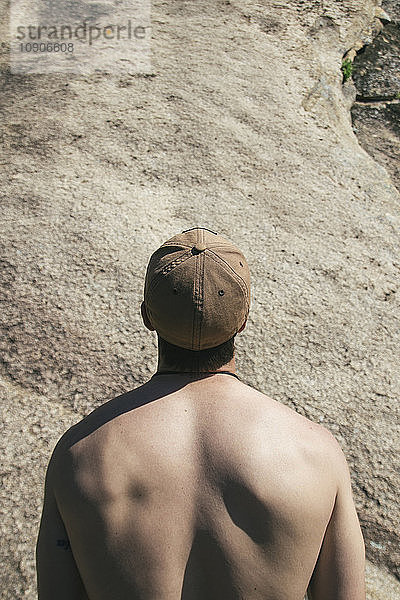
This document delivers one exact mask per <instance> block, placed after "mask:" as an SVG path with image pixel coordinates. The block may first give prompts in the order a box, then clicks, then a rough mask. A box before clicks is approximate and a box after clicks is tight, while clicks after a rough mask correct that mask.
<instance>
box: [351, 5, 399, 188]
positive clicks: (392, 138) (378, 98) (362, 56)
mask: <svg viewBox="0 0 400 600" xmlns="http://www.w3.org/2000/svg"><path fill="white" fill-rule="evenodd" d="M383 6H384V8H385V11H386V14H385V17H386V18H383V24H384V27H382V30H381V31H380V33H379V34H378V35H377V36H376V37H375V38H374V40H373V41H372V42H371V43H370V44H368V45H366V46H363V47H362V48H361V49H360V50H359V53H358V54H357V56H356V57H355V59H354V63H353V65H354V73H353V80H354V83H355V87H356V102H355V104H354V105H353V107H352V109H351V115H352V119H353V125H354V131H355V132H356V133H357V137H358V139H359V141H360V144H361V145H362V146H363V148H365V150H367V152H369V154H371V156H373V158H375V159H376V160H377V161H378V162H379V163H380V164H381V165H383V166H384V167H385V168H386V169H387V170H388V172H389V173H390V174H391V177H392V180H393V183H394V184H395V185H396V186H397V189H400V159H399V156H400V8H399V6H400V5H399V3H398V2H386V3H384V5H383ZM388 19H391V21H389V20H388Z"/></svg>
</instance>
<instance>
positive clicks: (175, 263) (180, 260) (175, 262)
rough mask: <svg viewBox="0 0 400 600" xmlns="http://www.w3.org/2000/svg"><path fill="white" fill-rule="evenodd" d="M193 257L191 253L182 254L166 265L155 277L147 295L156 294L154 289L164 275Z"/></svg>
mask: <svg viewBox="0 0 400 600" xmlns="http://www.w3.org/2000/svg"><path fill="white" fill-rule="evenodd" d="M191 256H192V254H190V253H185V254H181V256H179V257H177V258H174V259H173V260H171V261H170V262H169V263H167V264H166V265H164V267H163V268H162V269H161V270H160V271H159V272H158V273H157V274H156V275H155V276H154V278H153V280H152V281H151V282H150V284H149V286H148V289H147V295H149V294H152V293H153V292H154V288H155V287H156V286H157V284H158V283H159V282H160V280H161V278H162V277H163V276H164V275H166V274H167V273H169V272H170V271H172V270H173V269H175V268H176V267H178V266H179V265H180V264H182V263H183V262H185V261H186V260H188V259H189V258H190V257H191Z"/></svg>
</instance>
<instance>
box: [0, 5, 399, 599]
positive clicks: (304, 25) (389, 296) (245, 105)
mask: <svg viewBox="0 0 400 600" xmlns="http://www.w3.org/2000/svg"><path fill="white" fill-rule="evenodd" d="M2 6H3V9H4V10H6V4H5V3H4V2H3V4H2ZM376 10H377V2H374V1H372V0H366V1H363V2H361V1H360V0H344V1H343V2H341V3H337V2H334V1H333V0H332V1H331V0H327V1H325V2H323V3H322V2H319V1H318V0H316V1H315V2H308V3H305V2H303V1H301V0H293V1H290V2H288V3H286V2H280V1H275V0H274V1H272V0H267V1H266V2H264V3H263V4H262V5H261V4H256V3H252V2H249V1H247V0H231V1H230V0H226V1H224V2H218V3H215V2H212V1H211V0H202V1H201V2H196V3H181V2H178V1H174V0H171V1H169V2H162V1H161V0H160V1H157V2H155V3H154V5H153V7H152V24H153V51H152V63H153V73H152V74H150V75H147V76H135V75H132V76H129V75H126V76H122V77H115V76H113V75H112V74H111V75H107V74H101V73H100V74H95V75H90V76H83V75H76V76H73V77H71V76H70V77H68V78H67V77H66V76H63V75H51V76H48V75H40V76H38V75H35V76H33V75H32V76H30V75H24V76H22V75H20V76H16V75H11V74H10V72H9V69H8V67H7V59H8V55H7V47H6V46H4V47H2V67H1V73H0V77H1V82H0V89H1V90H2V92H1V98H0V102H1V106H0V109H1V113H2V125H1V139H2V148H3V153H2V157H1V160H0V162H1V168H2V179H3V181H2V186H1V192H0V201H1V207H2V230H3V231H2V236H1V240H0V244H1V261H2V262H1V267H2V273H3V282H4V284H3V288H2V300H3V309H2V311H1V313H0V327H1V333H2V336H1V338H0V339H1V341H0V350H1V356H2V363H1V365H2V366H1V369H2V375H3V379H4V385H3V387H2V393H3V396H4V399H3V401H2V404H1V406H2V410H3V415H2V420H1V423H2V427H3V435H2V437H1V438H0V439H1V444H2V445H3V448H2V465H1V474H2V476H3V478H4V483H3V487H2V493H3V500H2V504H1V510H2V516H3V518H2V521H1V531H2V537H3V543H2V544H1V550H0V551H1V552H2V553H3V556H2V564H3V565H4V568H3V571H2V574H1V576H0V577H1V579H2V581H1V588H2V589H3V595H2V598H3V599H4V600H5V599H7V600H8V599H16V598H28V599H29V600H31V599H33V598H34V597H35V593H34V589H35V584H34V575H33V552H34V543H35V536H36V531H37V524H38V519H39V516H40V505H41V494H42V485H43V478H44V470H45V466H46V464H47V461H48V459H49V456H50V452H51V449H52V447H53V446H54V444H55V443H56V441H57V439H58V437H59V435H60V434H61V433H62V432H63V431H64V430H65V429H66V428H67V427H68V426H69V425H70V424H72V423H74V422H76V421H77V420H79V419H80V418H81V416H82V415H83V414H85V413H86V412H88V411H90V410H91V409H92V408H94V407H95V406H97V405H98V404H99V403H101V402H103V401H105V400H107V399H109V398H110V397H111V396H113V395H115V394H118V393H122V392H123V391H125V390H128V389H131V388H132V387H134V386H135V385H137V384H139V383H141V382H143V381H144V380H145V379H146V378H147V377H149V375H150V374H151V373H152V372H153V371H154V368H155V365H156V357H155V338H154V337H153V336H152V335H151V334H150V333H148V332H147V331H145V330H144V329H143V327H142V325H141V322H140V316H139V306H140V301H141V297H142V285H143V277H144V273H145V268H146V263H147V260H148V257H149V256H150V254H151V252H152V251H153V250H154V249H155V248H156V247H157V246H158V245H159V244H160V243H161V242H163V241H164V240H165V239H167V238H168V237H169V236H171V235H173V234H174V233H176V232H178V231H180V230H183V229H185V228H187V227H189V226H193V225H195V224H200V225H204V226H208V227H210V229H213V230H215V231H218V232H220V233H222V234H224V235H226V236H228V237H230V238H231V239H232V240H234V241H235V242H236V243H237V244H238V245H239V246H240V247H241V248H242V249H243V250H244V252H245V254H246V255H247V256H248V259H249V263H250V268H251V271H252V274H253V300H252V311H251V318H250V321H249V324H248V327H247V328H246V330H245V332H244V334H242V335H241V336H238V362H239V372H240V374H241V376H242V378H243V379H244V380H245V381H246V382H248V383H249V384H251V385H253V386H255V387H257V388H259V389H261V390H262V391H264V392H266V393H267V394H269V395H271V396H273V397H275V398H276V399H278V400H280V401H282V402H285V403H287V404H288V405H289V406H291V407H293V408H295V409H296V410H298V411H299V412H301V413H303V414H305V415H307V416H308V417H310V418H311V419H314V420H316V421H318V422H321V423H323V424H324V425H325V426H326V427H327V428H328V429H330V430H331V431H332V432H333V433H334V435H335V436H336V437H337V439H338V440H339V442H340V443H341V445H342V447H343V449H344V451H345V453H346V455H347V457H348V460H349V463H350V466H351V471H352V480H353V484H354V494H355V499H356V505H357V509H358V512H359V515H360V519H361V523H362V526H363V531H364V535H365V539H366V547H367V554H368V557H369V558H370V559H371V561H373V563H375V565H380V566H381V567H382V569H383V570H381V571H380V570H376V568H375V567H374V566H369V571H368V577H369V579H368V581H369V583H368V585H369V591H368V594H369V600H372V599H375V598H378V597H379V598H380V599H382V600H385V599H388V600H389V598H390V599H391V600H393V599H394V598H396V597H398V598H400V593H399V584H398V582H397V581H396V580H394V579H393V578H392V577H390V576H389V575H388V574H387V572H386V571H385V569H389V570H390V571H391V572H392V573H394V574H395V573H398V571H397V569H398V566H399V556H398V541H399V540H398V537H397V533H396V532H398V528H399V527H398V526H399V507H398V502H397V497H398V491H397V490H398V485H399V480H398V475H397V469H398V463H397V457H398V454H399V448H398V437H399V436H398V420H399V406H398V402H397V398H398V395H399V380H398V349H399V337H400V327H399V319H398V315H399V299H398V295H399V294H398V287H399V267H400V265H399V257H398V248H399V222H400V218H399V212H398V206H399V200H400V198H399V194H398V192H397V190H396V188H395V186H394V185H393V181H392V180H391V178H390V176H389V174H388V171H386V170H385V169H384V168H383V167H381V166H380V165H379V164H378V163H377V162H375V161H374V160H373V159H372V158H371V157H370V156H369V155H368V154H367V153H366V152H365V150H363V149H362V148H361V147H360V145H359V143H358V141H357V138H356V136H355V134H354V132H353V130H352V124H351V118H350V113H349V107H350V103H351V93H352V92H351V90H350V92H345V94H344V93H343V89H342V83H341V79H342V77H341V71H340V67H341V61H342V56H343V54H344V53H345V52H346V51H347V50H349V49H350V48H352V47H353V46H354V45H355V44H356V42H357V41H359V40H365V39H369V37H370V36H371V35H372V34H371V31H372V30H373V29H374V28H375V27H376V18H375V14H376ZM6 22H7V20H6V19H2V20H1V27H2V28H3V30H2V31H1V32H0V33H1V34H2V36H1V39H4V40H6V39H7V28H6Z"/></svg>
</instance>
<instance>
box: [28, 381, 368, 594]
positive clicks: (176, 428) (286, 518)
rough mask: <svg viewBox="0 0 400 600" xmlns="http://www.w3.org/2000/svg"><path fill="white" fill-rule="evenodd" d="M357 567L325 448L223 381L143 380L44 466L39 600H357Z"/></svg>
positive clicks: (260, 397)
mask: <svg viewBox="0 0 400 600" xmlns="http://www.w3.org/2000/svg"><path fill="white" fill-rule="evenodd" d="M60 540H68V541H65V543H63V542H62V541H60ZM69 545H70V547H69ZM321 545H322V548H321ZM71 550H72V552H71ZM318 557H319V559H318ZM317 559H318V562H317ZM363 561H364V546H363V542H362V536H361V532H360V528H359V523H358V519H357V515H356V512H355V508H354V504H353V500H352V496H351V486H350V478H349V473H348V469H347V465H346V461H345V459H344V457H343V454H342V452H341V450H340V449H339V447H338V445H337V443H336V441H335V440H334V438H333V437H332V436H331V435H330V434H329V433H328V431H327V430H326V429H324V428H323V427H321V426H319V425H316V424H314V423H312V422H311V421H309V420H308V419H306V418H304V417H302V416H301V415H299V414H297V413H296V412H294V411H292V410H291V409H289V408H288V407H286V406H284V405H282V404H280V403H278V402H275V401H274V400H272V399H270V398H268V397H267V396H265V395H264V394H261V393H260V392H258V391H256V390H254V389H253V388H250V387H249V386H246V385H245V384H243V383H242V382H240V381H238V380H237V379H234V378H233V377H230V376H229V375H226V374H218V375H212V376H208V377H200V378H199V379H197V380H193V379H191V378H190V376H189V375H185V374H183V373H182V374H180V375H158V376H156V377H153V378H152V379H151V380H150V381H149V382H148V383H147V384H145V385H144V386H142V387H140V388H138V389H136V390H134V391H132V392H129V393H127V394H125V395H123V396H120V397H118V398H116V399H114V400H112V401H111V402H109V403H107V404H105V405H103V406H102V407H100V408H99V409H97V410H96V411H94V412H93V413H92V414H90V415H89V416H88V417H86V418H85V419H84V420H83V421H82V422H81V423H79V424H78V425H76V426H75V427H73V428H71V429H70V430H69V431H68V432H67V433H66V434H65V435H64V436H63V438H62V439H61V441H60V442H59V444H58V446H57V448H56V450H55V452H54V454H53V458H52V460H51V462H50V465H49V469H48V475H47V483H46V498H45V505H44V511H43V517H42V525H41V531H40V535H39V540H38V566H39V568H38V572H39V598H40V600H50V598H52V599H53V598H54V597H56V596H57V600H63V599H64V598H65V599H67V598H68V600H71V599H78V598H79V599H81V600H84V599H87V598H89V599H90V600H128V599H129V600H179V599H181V600H213V599H218V600H239V599H240V600H242V599H243V600H302V598H303V597H304V595H305V593H306V590H307V586H308V584H309V581H310V578H311V577H312V580H311V585H310V588H309V593H310V595H311V597H312V598H313V599H314V598H315V599H316V600H322V599H323V600H363V599H364V598H365V592H364V578H363ZM62 562H64V563H65V564H64V566H62V567H60V564H61V563H62ZM316 562H317V565H316ZM40 573H46V576H44V575H43V576H42V578H41V575H40ZM49 573H50V575H49ZM52 578H56V580H55V579H52ZM41 579H42V580H41ZM55 586H56V587H55ZM57 586H58V587H57ZM55 589H58V593H57V594H56V596H55V595H54V590H55Z"/></svg>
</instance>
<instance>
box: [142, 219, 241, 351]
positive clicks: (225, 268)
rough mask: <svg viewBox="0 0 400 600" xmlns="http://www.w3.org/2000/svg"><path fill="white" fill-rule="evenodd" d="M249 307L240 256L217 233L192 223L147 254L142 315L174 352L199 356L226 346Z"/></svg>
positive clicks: (231, 245) (229, 243)
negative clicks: (190, 226) (151, 253)
mask: <svg viewBox="0 0 400 600" xmlns="http://www.w3.org/2000/svg"><path fill="white" fill-rule="evenodd" d="M249 307H250V274H249V269H248V266H247V262H246V259H245V257H244V256H243V254H242V253H241V251H240V250H239V249H238V248H236V246H234V245H233V244H232V243H231V242H229V241H228V240H226V239H225V238H223V237H222V236H219V235H217V234H215V233H213V232H212V231H209V230H208V229H205V228H202V227H196V228H193V229H189V230H187V231H184V232H183V233H181V234H178V235H176V236H174V237H173V238H171V239H170V240H168V241H166V242H165V243H164V244H163V245H162V246H161V247H160V248H159V249H158V250H156V252H154V254H153V255H152V256H151V258H150V261H149V264H148V267H147V272H146V281H145V288H144V302H143V304H142V315H143V320H144V323H145V325H146V327H148V329H150V330H156V331H157V333H158V337H159V340H161V344H162V340H164V341H165V342H166V343H167V345H168V346H169V347H170V348H169V349H170V350H171V345H172V347H175V348H176V347H177V348H178V353H179V350H186V351H189V354H188V356H189V355H191V356H193V357H195V356H198V357H200V356H201V355H205V354H208V355H209V354H212V349H215V350H217V348H219V347H221V346H224V345H225V346H224V347H225V348H227V347H228V346H229V340H233V338H234V336H235V335H236V333H238V332H239V331H241V330H242V329H243V328H244V326H245V323H246V320H247V315H248V312H249ZM164 345H165V344H164ZM231 346H232V348H233V344H231ZM204 351H206V352H204ZM193 353H194V354H193ZM222 353H224V352H222ZM181 354H182V353H181Z"/></svg>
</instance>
